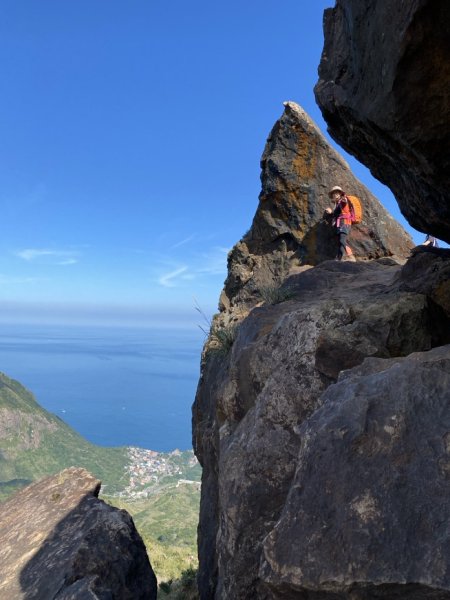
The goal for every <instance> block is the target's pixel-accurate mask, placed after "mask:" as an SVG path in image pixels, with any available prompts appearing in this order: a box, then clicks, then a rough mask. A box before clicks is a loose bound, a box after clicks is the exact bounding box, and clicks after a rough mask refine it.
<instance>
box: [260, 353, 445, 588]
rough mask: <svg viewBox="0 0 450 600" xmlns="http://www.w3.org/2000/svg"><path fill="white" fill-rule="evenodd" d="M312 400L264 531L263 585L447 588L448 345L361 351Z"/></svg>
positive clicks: (279, 586)
mask: <svg viewBox="0 0 450 600" xmlns="http://www.w3.org/2000/svg"><path fill="white" fill-rule="evenodd" d="M321 402H322V406H321V408H320V409H319V410H317V411H316V412H315V414H314V415H313V416H312V417H311V418H310V419H309V420H308V421H306V422H305V423H304V424H303V425H302V426H301V428H300V430H299V432H298V433H299V437H300V438H301V440H302V443H301V447H300V453H299V456H298V461H297V470H296V473H295V476H294V478H293V481H292V483H291V487H290V491H289V495H288V498H287V500H286V503H285V506H284V508H283V512H282V514H281V517H280V519H279V520H278V522H277V524H276V525H275V527H274V528H273V530H272V531H271V533H270V534H269V535H268V537H267V538H266V539H265V540H264V543H263V553H264V559H263V561H262V564H261V570H260V576H261V579H262V580H264V581H265V582H267V583H269V584H270V585H271V587H272V597H274V598H279V597H283V598H298V597H300V596H299V595H298V594H296V591H300V590H303V591H304V592H308V593H311V594H312V593H313V592H315V593H316V594H320V596H318V597H320V598H328V597H329V598H352V599H353V598H355V599H359V598H386V599H391V598H408V599H409V600H413V599H416V598H442V599H443V598H450V572H449V562H450V525H449V517H450V506H449V504H450V503H449V497H450V496H449V494H450V346H443V347H440V348H435V349H434V350H431V351H429V352H421V353H413V354H410V355H409V356H408V357H406V358H396V359H391V360H388V359H379V358H368V359H366V360H364V362H363V363H362V365H361V366H360V367H356V368H354V369H352V370H351V371H347V372H344V373H343V374H342V375H341V376H340V377H339V381H338V383H336V384H335V385H332V386H330V387H329V388H328V389H327V390H326V392H325V393H324V394H323V395H322V398H321ZM275 590H276V592H275ZM287 590H289V591H290V593H287V594H284V595H281V592H282V591H285V592H287ZM308 597H309V596H308ZM312 597H316V596H312Z"/></svg>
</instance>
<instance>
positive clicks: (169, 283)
mask: <svg viewBox="0 0 450 600" xmlns="http://www.w3.org/2000/svg"><path fill="white" fill-rule="evenodd" d="M187 270H188V267H179V268H178V269H175V270H174V271H170V272H169V273H166V274H165V275H161V277H160V278H159V279H158V283H159V284H160V285H162V286H164V287H175V285H176V283H175V280H176V279H177V278H178V277H180V275H183V273H186V271H187Z"/></svg>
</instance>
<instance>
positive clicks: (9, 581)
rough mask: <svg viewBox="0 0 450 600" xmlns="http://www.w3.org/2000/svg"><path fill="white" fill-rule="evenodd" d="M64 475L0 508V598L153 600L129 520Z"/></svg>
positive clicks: (95, 486) (78, 472) (95, 485)
mask: <svg viewBox="0 0 450 600" xmlns="http://www.w3.org/2000/svg"><path fill="white" fill-rule="evenodd" d="M99 489H100V481H98V480H97V479H95V478H94V477H92V475H90V474H89V473H88V472H87V471H85V470H84V469H77V468H70V469H65V470H64V471H62V472H61V473H59V474H58V475H55V476H53V477H48V478H46V479H43V480H41V481H39V482H37V483H34V484H32V485H30V486H28V487H26V488H24V489H23V490H21V491H20V492H18V493H17V494H15V495H14V496H13V497H12V498H11V499H10V500H8V501H7V502H5V503H4V504H2V505H1V520H0V565H1V576H0V598H2V599H5V600H7V599H8V600H9V599H11V600H13V599H14V600H19V599H21V598H23V599H24V600H25V599H26V600H88V599H89V598H92V600H94V599H95V600H98V599H100V600H127V599H128V600H153V599H156V590H157V584H156V578H155V575H154V573H153V570H152V568H151V566H150V562H149V560H148V557H147V553H146V550H145V546H144V544H143V542H142V539H141V538H140V536H139V534H138V533H137V531H136V529H135V527H134V523H133V521H132V519H131V517H130V516H129V515H128V513H126V512H125V511H123V510H118V509H116V508H113V507H111V506H109V505H107V504H105V503H104V502H103V501H101V500H99V499H98V498H97V495H98V492H99Z"/></svg>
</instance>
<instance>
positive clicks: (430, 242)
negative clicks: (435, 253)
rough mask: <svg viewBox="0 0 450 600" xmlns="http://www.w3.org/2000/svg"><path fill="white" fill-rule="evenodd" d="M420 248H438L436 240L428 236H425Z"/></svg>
mask: <svg viewBox="0 0 450 600" xmlns="http://www.w3.org/2000/svg"><path fill="white" fill-rule="evenodd" d="M422 246H432V247H433V248H439V244H438V241H437V239H436V238H435V237H433V236H432V235H430V234H428V235H427V237H426V238H425V241H424V242H423V243H422Z"/></svg>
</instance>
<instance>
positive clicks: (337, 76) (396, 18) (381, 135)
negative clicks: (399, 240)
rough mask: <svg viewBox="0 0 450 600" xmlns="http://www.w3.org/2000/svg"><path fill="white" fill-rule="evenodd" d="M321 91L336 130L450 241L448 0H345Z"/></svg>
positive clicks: (328, 22)
mask: <svg viewBox="0 0 450 600" xmlns="http://www.w3.org/2000/svg"><path fill="white" fill-rule="evenodd" d="M324 30H325V46H324V51H323V55H322V60H321V63H320V67H319V82H318V83H317V85H316V88H315V93H316V99H317V102H318V104H319V106H320V108H321V110H322V113H323V116H324V118H325V120H326V121H327V123H328V126H329V127H328V130H329V132H330V134H331V135H332V136H333V138H334V139H335V140H337V141H338V142H339V144H341V146H342V147H343V148H345V149H346V150H347V151H348V152H350V153H351V154H353V155H354V156H356V157H357V158H358V159H359V160H360V161H361V162H362V163H364V164H366V165H367V166H368V167H369V168H370V170H371V171H372V173H373V174H374V175H375V177H377V178H378V179H380V180H381V181H383V182H384V183H385V184H387V185H388V186H389V187H390V188H391V190H392V191H393V192H394V194H395V196H396V198H397V201H398V203H399V205H400V208H401V210H402V213H403V214H404V215H405V217H406V219H407V220H408V221H409V222H410V223H411V225H412V226H413V227H415V228H416V229H418V230H419V231H423V232H429V233H433V235H435V236H436V237H438V238H440V239H442V240H446V241H447V242H450V195H449V189H450V122H449V114H450V3H449V2H448V1H447V0H407V2H399V1H398V0H363V1H362V0H337V2H336V6H335V8H333V9H328V10H326V11H325V18H324Z"/></svg>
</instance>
